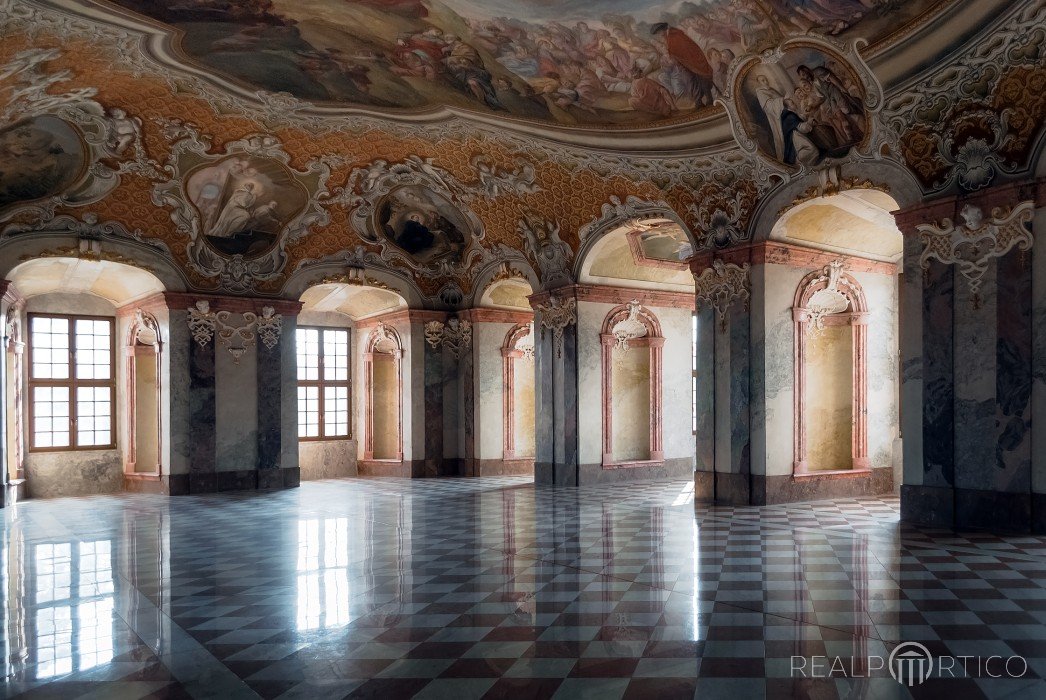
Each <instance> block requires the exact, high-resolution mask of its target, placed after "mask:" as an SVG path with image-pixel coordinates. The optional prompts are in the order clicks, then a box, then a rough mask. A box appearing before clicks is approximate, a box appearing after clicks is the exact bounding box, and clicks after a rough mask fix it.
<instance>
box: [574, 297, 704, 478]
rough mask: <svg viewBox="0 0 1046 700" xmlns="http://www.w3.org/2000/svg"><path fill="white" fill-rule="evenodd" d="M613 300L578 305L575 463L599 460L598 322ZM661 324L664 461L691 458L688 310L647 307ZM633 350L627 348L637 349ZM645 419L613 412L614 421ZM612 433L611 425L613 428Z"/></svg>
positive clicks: (693, 458)
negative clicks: (576, 461) (576, 450)
mask: <svg viewBox="0 0 1046 700" xmlns="http://www.w3.org/2000/svg"><path fill="white" fill-rule="evenodd" d="M615 306H616V304H607V303H599V302H587V301H582V302H579V303H578V328H577V333H578V392H579V394H578V395H579V398H578V402H579V406H580V410H579V411H578V413H579V424H578V434H579V442H580V459H579V461H580V463H581V464H585V465H592V464H600V463H601V462H602V458H603V455H602V436H603V422H602V409H601V406H602V401H603V393H602V392H603V387H602V367H601V362H602V359H601V358H602V345H601V340H600V332H601V331H602V327H603V321H604V320H605V319H606V316H607V314H608V313H610V310H611V309H613V308H614V307H615ZM649 308H650V310H651V311H652V312H653V313H654V315H655V316H657V319H658V321H659V322H660V324H661V332H662V334H663V335H664V337H665V344H664V347H663V348H662V377H661V378H662V401H663V405H662V415H663V424H662V435H663V445H664V451H665V460H666V462H667V461H669V460H672V461H674V462H677V461H678V460H685V461H686V462H687V463H689V464H690V465H691V466H692V465H693V464H694V463H695V461H696V448H695V442H694V433H693V426H692V422H691V421H692V419H691V411H692V408H691V381H690V376H691V375H690V372H691V370H690V365H691V352H692V350H691V346H692V325H691V324H692V320H691V312H690V310H689V309H675V308H660V307H649ZM639 350H640V349H639V348H636V349H633V350H632V351H630V353H629V354H631V353H632V352H637V351H639ZM629 422H639V423H642V424H643V425H645V426H648V425H649V423H648V421H647V419H646V418H645V417H644V418H643V419H642V420H639V421H632V420H631V419H630V418H628V417H624V418H623V417H621V416H617V415H615V416H614V424H615V425H627V424H628V423H629ZM615 431H616V428H615Z"/></svg>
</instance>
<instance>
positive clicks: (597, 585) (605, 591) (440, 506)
mask: <svg viewBox="0 0 1046 700" xmlns="http://www.w3.org/2000/svg"><path fill="white" fill-rule="evenodd" d="M691 497H692V489H691V488H690V487H689V484H683V483H667V484H632V485H627V486H606V487H596V488H583V489H551V488H536V487H534V486H533V485H532V484H527V483H526V482H525V481H524V480H522V479H518V478H512V477H492V478H484V479H460V480H457V479H456V480H428V481H412V480H392V479H385V480H380V479H359V480H332V481H326V482H322V483H309V484H304V485H303V486H302V488H301V489H297V490H290V491H282V492H276V493H232V494H221V495H217V496H205V497H186V498H175V499H165V498H162V497H153V496H144V495H123V496H118V497H99V498H94V499H65V500H60V501H27V502H25V503H22V504H19V505H18V506H17V507H15V508H9V509H4V511H3V512H2V513H0V515H2V518H3V520H2V530H0V535H2V552H0V553H2V556H3V567H2V585H3V601H4V604H3V606H2V610H0V614H2V623H3V633H4V639H3V642H4V656H3V669H4V675H5V686H4V687H3V689H2V691H0V694H2V695H4V696H15V695H19V694H22V693H26V694H28V696H29V697H34V696H41V697H58V698H65V697H117V696H118V697H128V698H146V697H170V696H174V697H185V696H189V697H197V696H204V697H220V698H239V697H248V698H249V697H258V696H260V697H265V698H275V697H288V698H293V697H310V698H311V697H355V696H358V697H382V698H401V697H404V698H406V697H412V696H414V695H415V694H419V693H424V694H429V695H431V696H434V697H452V698H461V699H465V698H481V697H489V698H515V697H537V698H551V697H600V698H603V697H606V698H607V699H608V700H609V699H610V698H617V697H640V698H642V697H664V698H677V697H686V698H690V697H737V698H742V697H745V698H746V697H764V696H765V697H815V698H818V699H819V700H820V699H821V698H836V697H887V698H894V697H908V694H909V693H908V690H907V689H906V688H904V687H903V686H900V685H898V684H896V683H895V682H894V681H893V680H892V679H890V678H889V677H888V676H886V675H885V672H881V673H879V676H878V677H873V678H852V677H834V678H823V679H809V678H808V679H802V678H796V677H794V675H790V666H789V665H790V663H791V660H792V659H793V658H794V657H804V658H813V657H816V656H841V657H844V658H846V659H847V660H848V661H847V662H846V664H845V666H846V668H847V669H848V670H849V671H850V672H851V673H853V672H861V673H864V672H867V671H869V670H870V669H869V666H868V664H867V663H866V662H865V659H867V658H868V657H871V656H873V655H880V656H884V655H888V654H889V652H890V651H891V650H892V649H893V648H894V647H896V645H897V644H898V642H900V641H919V642H921V643H924V644H926V645H928V647H929V648H931V649H932V650H933V652H934V653H935V654H945V653H952V654H959V653H967V654H968V653H974V654H976V653H981V652H980V651H979V650H982V649H983V650H987V651H989V652H990V653H993V654H999V655H1004V656H1006V657H1008V656H1009V655H1014V654H1019V655H1022V656H1024V657H1027V658H1028V660H1029V661H1028V663H1029V668H1030V669H1031V672H1030V673H1031V675H1029V677H1027V678H1021V679H1009V680H1010V681H1012V682H1010V683H1001V682H996V681H992V683H993V685H990V686H986V685H985V683H986V682H987V679H984V678H975V679H964V680H963V681H962V682H959V681H958V680H956V681H955V682H954V683H951V684H948V683H946V682H945V681H940V683H943V684H944V685H939V686H937V687H936V688H934V689H933V691H932V693H931V694H934V693H935V694H939V695H952V696H954V697H967V696H978V693H983V694H984V695H988V696H1001V695H1006V694H1012V695H1015V696H1018V697H1019V696H1020V695H1021V694H1022V693H1023V694H1025V695H1027V696H1028V697H1046V686H1044V685H1043V684H1042V682H1041V681H1040V680H1039V676H1040V675H1046V625H1044V624H1043V623H1044V622H1046V616H1044V615H1043V612H1042V610H1043V607H1042V600H1043V599H1044V598H1043V591H1046V539H1042V538H991V537H988V536H983V537H982V536H961V535H954V534H952V533H934V532H932V531H919V530H915V529H911V528H902V527H900V526H898V524H897V502H896V500H895V499H845V500H841V501H836V502H822V503H818V504H796V505H793V506H776V507H766V508H722V507H717V508H711V507H707V506H702V505H698V506H696V507H695V505H694V504H693V503H692V502H691V500H690V499H691ZM851 657H853V659H854V661H849V659H850V658H851ZM873 675H874V674H873ZM935 681H936V679H935ZM883 683H886V684H885V685H884V684H883ZM419 697H421V696H420V695H419Z"/></svg>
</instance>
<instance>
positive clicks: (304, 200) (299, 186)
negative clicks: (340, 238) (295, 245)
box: [152, 120, 337, 292]
mask: <svg viewBox="0 0 1046 700" xmlns="http://www.w3.org/2000/svg"><path fill="white" fill-rule="evenodd" d="M163 126H164V136H165V137H166V139H167V140H168V142H169V143H170V148H171V153H170V156H169V158H168V160H167V162H166V163H165V164H164V166H163V169H164V173H165V175H166V178H165V179H164V181H162V182H160V183H158V184H156V185H155V186H154V188H153V193H152V201H153V203H154V204H155V205H156V206H160V207H165V208H167V209H170V210H171V219H172V221H174V223H175V225H176V226H177V228H178V230H179V231H180V232H182V233H183V234H186V235H188V237H189V241H188V243H187V244H186V251H187V253H188V257H189V265H190V266H191V267H192V268H193V269H194V270H195V271H196V272H198V273H199V274H200V275H202V276H203V277H205V278H209V279H214V280H215V281H216V282H217V283H218V285H220V286H221V287H223V288H225V289H228V290H230V291H234V292H247V291H251V290H253V289H255V287H256V285H257V283H258V282H259V281H263V280H269V279H273V278H275V277H277V276H278V275H279V274H280V273H281V272H282V271H283V268H284V266H285V265H286V262H287V255H286V252H285V250H286V247H287V245H288V244H289V243H292V242H294V241H296V240H298V239H300V238H302V237H304V236H306V235H307V234H308V233H309V232H310V230H311V229H312V228H313V227H318V226H324V225H326V224H328V223H329V222H330V215H329V214H328V212H327V211H326V209H325V208H324V201H325V200H326V198H327V196H328V194H329V193H328V191H327V179H328V178H329V177H330V172H331V165H332V163H335V162H337V159H333V158H329V157H321V158H316V159H313V160H310V161H309V162H308V163H306V165H305V169H304V170H295V169H293V168H291V167H290V160H291V159H290V155H289V154H288V153H287V152H286V151H285V150H284V148H283V146H282V144H281V143H280V141H279V139H277V138H276V137H275V136H272V135H270V134H251V135H249V136H246V137H245V138H242V139H239V140H236V141H232V142H230V143H227V144H225V147H224V149H223V151H222V152H221V153H213V152H212V143H211V138H210V137H209V136H207V135H206V134H203V133H201V132H200V130H199V129H198V128H197V127H196V126H194V125H192V124H187V123H184V122H181V121H178V120H167V121H165V122H164V124H163Z"/></svg>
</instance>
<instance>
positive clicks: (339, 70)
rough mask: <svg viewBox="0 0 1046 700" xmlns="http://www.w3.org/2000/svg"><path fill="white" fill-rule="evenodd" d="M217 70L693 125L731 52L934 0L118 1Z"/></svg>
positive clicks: (305, 84) (299, 89) (567, 115)
mask: <svg viewBox="0 0 1046 700" xmlns="http://www.w3.org/2000/svg"><path fill="white" fill-rule="evenodd" d="M98 4H99V5H101V6H102V7H103V8H105V9H108V10H115V9H116V7H113V6H118V7H119V8H123V9H124V10H129V11H131V12H134V13H137V14H138V15H141V16H144V17H147V18H149V19H151V20H153V21H155V22H159V23H161V24H162V25H163V26H164V27H166V28H170V29H172V30H173V32H172V36H173V39H172V47H171V49H172V53H173V54H174V55H175V56H177V57H178V59H179V60H182V61H185V62H187V63H189V64H194V65H196V66H202V67H204V68H205V69H206V70H207V71H209V72H213V74H215V75H216V76H218V77H219V78H221V79H225V80H230V81H232V82H234V83H238V84H240V85H241V86H246V87H248V88H253V89H262V90H265V91H268V92H272V93H288V94H290V95H292V96H294V97H295V98H298V99H301V100H304V101H307V102H310V103H313V104H323V105H337V106H340V107H359V108H363V109H368V110H375V111H378V112H381V113H385V114H396V113H399V114H404V113H423V112H426V111H431V110H433V109H437V108H440V107H451V108H454V109H456V110H459V111H464V112H470V111H471V112H479V113H481V114H486V115H493V116H497V117H508V118H514V119H519V120H523V121H530V122H536V123H544V124H554V125H559V126H569V127H586V126H587V127H595V126H599V127H606V126H611V125H613V126H614V127H617V128H625V129H629V128H632V129H634V128H645V127H650V126H653V125H656V124H661V123H667V122H680V121H684V122H685V121H687V120H688V119H690V118H692V117H694V116H695V115H697V114H699V113H701V112H704V111H707V110H709V109H713V108H714V102H715V100H716V99H717V98H719V97H720V96H722V95H724V94H726V93H727V92H728V91H729V86H728V85H726V81H727V77H728V69H729V66H730V64H731V62H732V60H733V59H734V58H735V57H738V56H741V55H743V54H746V53H755V52H758V51H761V50H764V49H766V48H769V47H771V46H775V45H778V44H779V43H780V42H781V41H782V40H783V39H785V38H786V37H787V36H791V35H797V34H803V33H806V32H813V33H819V34H825V35H831V36H835V37H839V38H842V39H848V38H855V37H863V38H865V39H867V40H869V41H870V42H872V43H873V44H874V43H876V42H878V41H882V40H884V39H886V38H888V37H889V36H890V35H892V34H894V33H897V32H899V31H900V30H902V29H903V28H904V27H905V26H906V25H907V24H908V23H910V22H911V21H913V20H915V19H917V18H920V17H921V16H923V15H926V14H927V13H928V11H929V10H931V9H933V8H934V7H935V6H940V5H941V4H942V3H939V2H937V0H905V1H904V2H898V1H896V0H683V1H680V0H674V1H670V2H663V1H662V2H644V3H640V2H636V0H243V1H240V2H235V3H230V2H226V1H225V0H181V1H180V2H176V3H171V2H163V3H161V2H155V1H153V0H109V2H106V3H101V2H98Z"/></svg>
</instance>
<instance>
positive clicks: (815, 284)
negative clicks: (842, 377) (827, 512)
mask: <svg viewBox="0 0 1046 700" xmlns="http://www.w3.org/2000/svg"><path fill="white" fill-rule="evenodd" d="M823 278H824V274H823V272H822V271H820V270H817V271H814V272H811V273H810V274H808V275H807V276H806V277H804V278H803V280H802V282H800V283H799V287H798V289H797V290H796V293H795V300H794V302H793V306H792V320H793V322H794V330H795V342H794V361H795V391H794V399H793V400H794V408H795V435H794V442H793V453H794V461H793V463H792V476H793V477H794V478H803V477H810V476H826V475H832V474H833V473H835V474H839V475H842V476H846V475H851V476H852V475H854V474H856V473H860V472H868V471H869V470H870V467H871V463H870V462H869V460H868V315H869V314H868V300H867V299H866V298H865V295H864V289H863V288H862V287H861V284H860V283H859V282H858V281H857V280H856V279H854V278H853V277H852V276H850V275H848V274H846V273H843V275H842V276H841V277H840V281H841V282H842V284H840V285H839V287H838V289H839V292H840V293H841V294H843V295H844V296H845V297H846V298H847V300H848V301H849V302H850V311H847V312H844V313H838V314H832V315H831V316H825V317H824V324H825V325H826V326H850V327H851V328H852V330H853V372H852V376H853V403H852V408H851V420H852V422H853V429H852V431H851V454H852V456H853V464H852V466H851V468H850V469H841V470H818V471H810V469H809V466H810V465H809V462H808V460H807V456H808V455H807V439H806V426H807V417H806V406H807V400H808V397H807V395H806V339H807V331H808V329H809V326H810V323H811V320H810V312H809V309H808V307H807V305H808V304H809V302H810V298H811V297H813V295H814V294H816V293H817V292H819V291H821V290H823V289H825V288H826V287H827V286H828V282H827V280H826V279H823Z"/></svg>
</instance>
